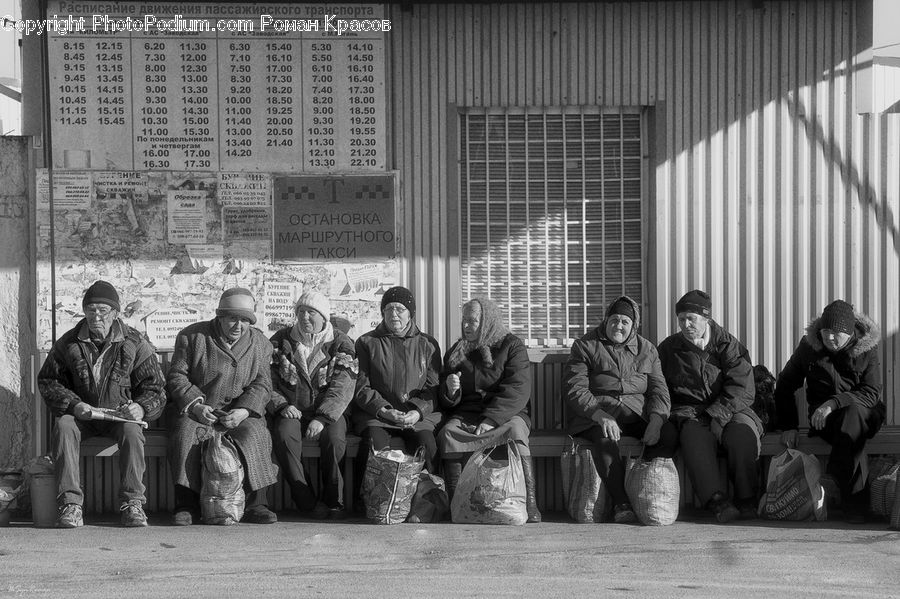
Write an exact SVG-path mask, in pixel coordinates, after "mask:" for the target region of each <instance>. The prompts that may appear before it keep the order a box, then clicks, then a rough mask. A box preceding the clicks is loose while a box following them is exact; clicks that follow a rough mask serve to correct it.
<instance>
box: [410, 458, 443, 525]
mask: <svg viewBox="0 0 900 599" xmlns="http://www.w3.org/2000/svg"><path fill="white" fill-rule="evenodd" d="M449 511H450V498H449V497H447V487H446V485H445V484H444V479H443V478H441V477H440V476H435V475H434V474H431V473H429V472H428V471H427V470H423V471H422V472H420V473H419V482H418V485H416V493H415V495H413V499H412V507H411V508H410V510H409V516H408V517H407V518H406V521H407V522H412V523H416V524H418V523H420V522H423V523H424V522H440V521H441V520H443V519H444V516H446V515H447V512H449Z"/></svg>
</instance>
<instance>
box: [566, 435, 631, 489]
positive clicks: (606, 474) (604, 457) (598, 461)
mask: <svg viewBox="0 0 900 599" xmlns="http://www.w3.org/2000/svg"><path fill="white" fill-rule="evenodd" d="M578 436H579V437H582V438H584V439H588V440H589V441H590V442H591V453H592V454H593V457H594V466H595V467H596V468H597V474H599V475H600V479H601V480H603V484H605V485H606V488H607V490H608V491H609V494H610V496H611V497H612V501H613V505H621V504H623V503H628V495H627V494H626V493H625V464H624V463H623V461H622V457H621V455H620V453H619V444H618V443H617V442H616V441H613V440H612V439H610V438H609V437H605V436H604V435H603V432H602V431H601V429H600V427H599V426H592V427H591V428H589V429H588V430H586V431H582V432H580V433H578Z"/></svg>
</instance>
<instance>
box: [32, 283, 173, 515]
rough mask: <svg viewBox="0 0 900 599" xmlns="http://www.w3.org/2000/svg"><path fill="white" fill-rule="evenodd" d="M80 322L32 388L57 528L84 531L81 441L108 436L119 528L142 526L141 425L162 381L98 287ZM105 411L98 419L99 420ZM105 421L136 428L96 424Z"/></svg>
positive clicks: (109, 294) (158, 399) (156, 409)
mask: <svg viewBox="0 0 900 599" xmlns="http://www.w3.org/2000/svg"><path fill="white" fill-rule="evenodd" d="M82 308H83V309H84V314H85V318H84V320H82V321H81V322H79V323H78V324H77V325H75V328H73V329H72V330H70V331H68V332H67V333H66V334H64V335H63V336H62V337H60V338H59V339H58V340H57V341H56V343H54V344H53V349H51V350H50V354H49V355H48V356H47V359H46V360H45V361H44V365H43V366H42V367H41V371H40V373H39V374H38V387H39V388H40V391H41V396H42V397H43V398H44V401H45V402H46V404H47V406H48V407H49V408H50V412H51V413H52V414H53V416H54V417H55V418H56V420H55V421H54V425H53V450H52V451H53V462H54V464H55V467H56V481H57V491H58V493H57V501H58V503H59V515H58V517H57V521H56V525H57V526H58V527H60V528H77V527H79V526H82V525H83V524H84V520H83V518H82V504H83V503H84V493H83V491H82V490H81V484H80V480H79V464H78V463H79V458H80V455H81V439H82V438H87V437H92V436H96V435H103V436H110V437H113V438H114V439H115V440H116V443H118V445H119V470H120V475H121V479H120V487H119V500H120V501H121V507H120V508H119V509H120V512H121V515H122V517H121V520H122V524H123V525H124V526H147V516H146V514H144V508H143V505H144V503H145V502H146V497H145V495H144V492H145V487H144V482H143V479H144V467H145V466H144V432H143V429H142V428H141V426H142V421H143V420H145V419H146V420H154V419H156V418H158V417H159V415H160V413H161V412H162V409H163V406H164V405H165V403H166V396H165V393H164V391H163V387H164V385H165V380H164V379H163V375H162V371H161V370H160V367H159V363H158V362H157V360H156V353H155V352H154V349H153V346H151V345H150V344H149V343H148V342H147V341H146V340H144V339H143V338H142V337H141V335H140V333H139V332H138V331H136V330H135V329H133V328H131V327H129V326H128V325H126V324H125V323H124V322H122V321H121V320H119V318H118V316H119V294H118V293H117V292H116V290H115V288H114V287H113V286H112V285H110V284H109V283H107V282H106V281H97V282H96V283H94V284H93V285H91V286H90V287H89V288H88V290H87V291H86V292H85V294H84V299H83V301H82ZM104 410H105V412H104ZM109 414H113V415H114V416H116V417H119V418H125V419H128V420H133V421H135V422H134V423H131V422H114V421H98V420H95V419H101V418H104V417H106V416H108V415H109Z"/></svg>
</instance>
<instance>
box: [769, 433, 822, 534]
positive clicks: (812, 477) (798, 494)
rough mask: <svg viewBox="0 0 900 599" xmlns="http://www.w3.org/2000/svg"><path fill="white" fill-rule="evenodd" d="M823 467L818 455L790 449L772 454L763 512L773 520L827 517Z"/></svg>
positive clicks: (819, 518) (820, 518)
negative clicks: (822, 477)
mask: <svg viewBox="0 0 900 599" xmlns="http://www.w3.org/2000/svg"><path fill="white" fill-rule="evenodd" d="M821 474H822V468H821V466H819V460H817V459H816V458H815V456H811V455H807V454H805V453H803V452H802V451H797V450H796V449H787V450H785V451H784V452H783V453H781V454H779V455H777V456H775V457H774V458H772V462H771V463H770V464H769V476H768V479H767V480H768V482H767V484H766V492H765V494H764V495H763V496H762V498H761V499H760V500H759V515H760V516H762V517H763V518H768V519H769V520H825V519H826V518H827V517H828V512H827V510H826V507H825V490H824V489H823V488H822V485H821V484H820V483H819V477H820V476H821Z"/></svg>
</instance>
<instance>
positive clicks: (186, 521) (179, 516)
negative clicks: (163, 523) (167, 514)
mask: <svg viewBox="0 0 900 599" xmlns="http://www.w3.org/2000/svg"><path fill="white" fill-rule="evenodd" d="M193 523H194V515H193V514H191V512H190V510H178V511H177V512H175V515H174V516H172V525H173V526H190V525H191V524H193Z"/></svg>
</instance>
